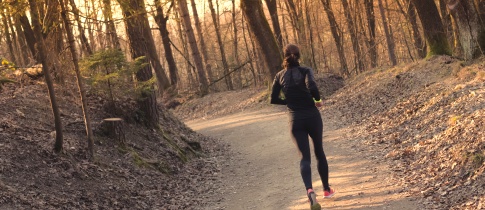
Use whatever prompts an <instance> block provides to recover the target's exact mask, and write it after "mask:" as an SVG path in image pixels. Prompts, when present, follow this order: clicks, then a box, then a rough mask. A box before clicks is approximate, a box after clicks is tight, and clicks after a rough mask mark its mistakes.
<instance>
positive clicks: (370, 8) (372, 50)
mask: <svg viewBox="0 0 485 210" xmlns="http://www.w3.org/2000/svg"><path fill="white" fill-rule="evenodd" d="M364 5H365V15H366V17H367V27H368V30H369V40H368V45H369V55H370V66H371V68H375V67H376V66H377V46H376V17H375V13H374V0H364Z"/></svg>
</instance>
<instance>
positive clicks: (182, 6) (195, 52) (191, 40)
mask: <svg viewBox="0 0 485 210" xmlns="http://www.w3.org/2000/svg"><path fill="white" fill-rule="evenodd" d="M177 2H178V8H179V11H180V15H181V20H182V23H183V24H182V25H183V26H184V28H185V34H186V36H187V39H188V44H189V47H190V50H191V51H192V58H193V59H194V63H195V68H196V70H197V75H198V76H199V92H200V94H201V95H206V94H207V93H208V92H209V89H208V88H209V84H208V82H207V77H206V76H205V72H204V66H203V64H202V57H201V56H200V51H199V47H198V46H197V40H196V39H195V35H194V30H193V29H192V23H191V21H190V15H189V9H188V7H187V1H186V0H178V1H177Z"/></svg>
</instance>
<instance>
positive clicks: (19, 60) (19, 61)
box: [7, 14, 25, 66]
mask: <svg viewBox="0 0 485 210" xmlns="http://www.w3.org/2000/svg"><path fill="white" fill-rule="evenodd" d="M7 24H8V26H9V27H10V32H11V34H12V41H13V46H14V50H15V53H16V54H15V58H16V59H17V65H21V66H25V65H24V63H25V61H24V57H23V56H22V54H23V53H22V52H21V51H20V43H19V37H20V36H19V34H18V32H17V31H16V30H15V28H14V24H13V23H12V17H11V15H10V14H7Z"/></svg>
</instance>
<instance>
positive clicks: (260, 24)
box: [241, 0, 283, 85]
mask: <svg viewBox="0 0 485 210" xmlns="http://www.w3.org/2000/svg"><path fill="white" fill-rule="evenodd" d="M241 9H242V10H243V11H244V15H245V17H246V20H247V21H248V23H249V26H250V28H251V31H252V33H253V34H254V37H255V38H256V42H257V43H258V45H259V47H260V48H261V50H262V53H263V57H264V60H265V63H266V67H267V70H268V72H267V73H266V81H267V82H268V85H269V84H271V82H272V81H273V79H274V77H275V76H276V73H278V72H279V71H280V70H281V69H282V67H281V64H282V63H283V58H282V56H281V53H280V49H279V48H278V44H277V43H276V39H275V38H274V35H273V33H272V32H271V28H270V26H269V23H268V21H267V20H266V17H265V16H264V10H263V5H262V4H261V1H258V0H241Z"/></svg>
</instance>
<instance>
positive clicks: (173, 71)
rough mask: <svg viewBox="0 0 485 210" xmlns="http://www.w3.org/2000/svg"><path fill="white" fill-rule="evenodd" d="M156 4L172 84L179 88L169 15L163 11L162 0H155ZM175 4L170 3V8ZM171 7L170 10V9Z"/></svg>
mask: <svg viewBox="0 0 485 210" xmlns="http://www.w3.org/2000/svg"><path fill="white" fill-rule="evenodd" d="M155 6H156V11H157V14H156V15H155V17H154V18H155V22H156V23H157V25H158V30H159V31H160V35H161V37H162V43H163V49H164V51H165V59H166V60H167V63H168V71H169V72H170V84H171V85H172V87H173V89H174V90H175V89H176V88H177V81H178V70H177V64H176V63H175V59H174V58H173V52H172V47H171V46H170V36H169V35H168V34H169V32H168V29H167V21H168V15H167V16H165V15H164V12H163V7H162V5H161V3H160V0H155ZM172 6H173V4H171V5H170V9H171V8H172ZM170 9H169V11H170Z"/></svg>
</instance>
